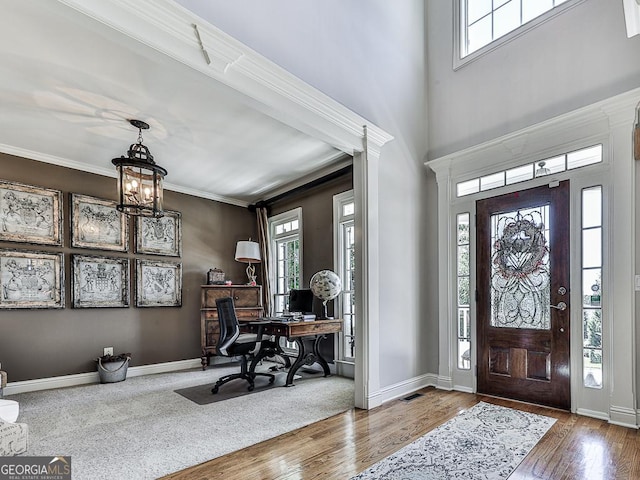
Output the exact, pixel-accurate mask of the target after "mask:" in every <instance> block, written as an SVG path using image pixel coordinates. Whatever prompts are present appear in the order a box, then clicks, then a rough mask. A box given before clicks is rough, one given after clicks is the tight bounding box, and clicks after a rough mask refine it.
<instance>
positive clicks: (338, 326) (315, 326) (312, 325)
mask: <svg viewBox="0 0 640 480" xmlns="http://www.w3.org/2000/svg"><path fill="white" fill-rule="evenodd" d="M290 328H291V336H292V337H303V336H306V335H322V334H325V333H335V332H339V331H341V330H342V322H341V321H337V322H315V321H311V322H299V323H295V324H291V325H290Z"/></svg>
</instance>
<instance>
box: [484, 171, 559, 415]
mask: <svg viewBox="0 0 640 480" xmlns="http://www.w3.org/2000/svg"><path fill="white" fill-rule="evenodd" d="M476 216H477V226H476V229H477V231H476V233H477V252H476V262H477V263H476V265H477V285H478V291H477V312H478V323H477V325H478V392H479V393H484V394H488V395H496V396H500V397H507V398H512V399H517V400H522V401H526V402H531V403H536V404H540V405H549V406H552V407H556V408H562V409H565V410H568V409H569V408H570V407H571V390H570V372H569V367H570V365H569V330H570V329H569V319H570V311H569V310H570V309H569V182H568V181H565V182H561V183H560V184H559V185H558V186H556V187H549V186H546V185H545V186H543V187H538V188H533V189H530V190H524V191H521V192H515V193H510V194H507V195H502V196H499V197H494V198H489V199H486V200H480V201H478V203H477V205H476Z"/></svg>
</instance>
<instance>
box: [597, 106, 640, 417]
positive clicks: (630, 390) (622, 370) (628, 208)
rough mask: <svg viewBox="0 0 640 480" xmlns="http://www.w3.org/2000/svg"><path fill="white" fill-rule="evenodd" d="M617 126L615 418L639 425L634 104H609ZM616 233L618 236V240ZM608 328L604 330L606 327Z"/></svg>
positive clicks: (613, 144) (612, 401) (612, 404)
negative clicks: (635, 287) (632, 105)
mask: <svg viewBox="0 0 640 480" xmlns="http://www.w3.org/2000/svg"><path fill="white" fill-rule="evenodd" d="M606 110H607V113H608V114H609V117H610V126H611V130H610V131H611V137H610V139H611V150H610V153H611V155H612V159H611V165H612V184H613V185H614V188H613V191H612V192H611V204H610V208H609V212H608V213H609V215H610V218H611V219H612V223H611V229H610V232H611V245H613V247H614V248H613V249H612V250H611V278H612V285H611V287H612V288H611V292H610V295H611V306H612V308H611V310H612V315H611V319H612V321H611V325H610V329H609V330H608V333H609V335H610V339H611V342H610V345H611V353H610V359H609V360H610V362H611V363H610V365H611V370H610V371H611V382H610V386H611V387H610V392H609V393H610V396H609V422H610V423H613V424H616V425H623V426H626V427H632V428H637V420H636V408H635V406H636V393H635V392H636V389H635V358H636V357H635V354H636V352H635V350H636V348H635V338H636V336H635V291H634V286H633V285H634V282H633V281H634V265H635V235H634V232H635V188H636V187H635V183H634V182H635V168H636V165H635V162H634V160H633V153H632V142H631V139H632V137H631V131H632V125H633V116H634V114H633V109H630V108H629V106H628V104H627V105H624V106H621V107H620V108H616V106H615V105H614V106H613V107H612V108H607V109H606ZM614 238H615V241H614ZM603 333H604V332H603Z"/></svg>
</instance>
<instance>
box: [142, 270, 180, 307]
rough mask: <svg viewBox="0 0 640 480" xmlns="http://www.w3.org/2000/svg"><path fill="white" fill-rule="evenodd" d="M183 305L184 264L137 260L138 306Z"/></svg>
mask: <svg viewBox="0 0 640 480" xmlns="http://www.w3.org/2000/svg"><path fill="white" fill-rule="evenodd" d="M180 306H182V264H181V263H178V262H156V261H153V260H136V307H180Z"/></svg>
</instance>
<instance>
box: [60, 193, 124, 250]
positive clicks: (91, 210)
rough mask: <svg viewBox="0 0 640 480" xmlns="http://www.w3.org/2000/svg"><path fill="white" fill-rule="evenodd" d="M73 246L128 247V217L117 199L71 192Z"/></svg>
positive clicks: (122, 248) (95, 247) (106, 248)
mask: <svg viewBox="0 0 640 480" xmlns="http://www.w3.org/2000/svg"><path fill="white" fill-rule="evenodd" d="M70 198H71V202H70V203H71V246H72V247H78V248H94V249H99V250H116V251H118V252H126V251H127V250H129V219H128V217H127V216H126V215H125V214H124V213H122V212H119V211H118V210H117V209H116V202H114V201H111V200H102V199H100V198H94V197H88V196H86V195H78V194H75V193H72V194H71V195H70Z"/></svg>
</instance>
